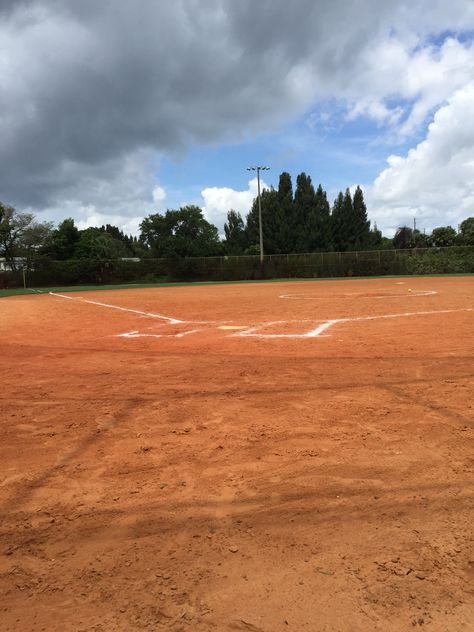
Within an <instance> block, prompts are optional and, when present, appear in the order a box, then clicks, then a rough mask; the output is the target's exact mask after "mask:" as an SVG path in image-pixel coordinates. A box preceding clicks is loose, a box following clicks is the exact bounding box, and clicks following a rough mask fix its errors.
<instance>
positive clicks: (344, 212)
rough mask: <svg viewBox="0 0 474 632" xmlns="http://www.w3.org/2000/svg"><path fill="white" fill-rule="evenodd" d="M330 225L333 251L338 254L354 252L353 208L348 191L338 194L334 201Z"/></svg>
mask: <svg viewBox="0 0 474 632" xmlns="http://www.w3.org/2000/svg"><path fill="white" fill-rule="evenodd" d="M331 224H332V231H333V233H332V234H333V240H334V247H335V249H336V250H337V251H339V252H344V251H346V250H354V248H355V222H354V207H353V203H352V196H351V192H350V190H349V189H346V192H345V194H342V193H341V192H340V193H339V195H338V196H337V198H336V200H335V201H334V205H333V209H332V216H331Z"/></svg>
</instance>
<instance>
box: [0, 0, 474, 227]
mask: <svg viewBox="0 0 474 632" xmlns="http://www.w3.org/2000/svg"><path fill="white" fill-rule="evenodd" d="M0 63H1V72H0V94H1V95H2V98H1V99H0V137H1V138H2V143H1V144H0V160H1V161H2V170H1V171H0V200H2V201H3V202H7V203H9V204H13V205H14V206H16V207H17V208H18V209H20V210H28V211H31V212H33V213H35V215H37V217H38V219H40V220H48V221H52V222H54V223H55V224H57V223H58V222H60V221H62V220H63V219H65V218H66V217H73V218H74V220H75V221H76V223H77V225H78V226H79V227H80V228H85V227H87V226H92V225H101V224H104V223H111V224H115V225H117V226H119V227H121V228H122V229H123V230H125V231H126V232H132V233H134V234H137V233H138V231H139V225H140V222H141V221H142V219H143V217H144V216H145V215H148V214H150V213H151V212H162V211H164V210H165V209H166V208H176V207H178V206H180V205H182V204H188V203H194V204H198V205H200V206H201V207H202V208H203V212H204V213H205V216H206V217H207V218H208V219H209V220H210V221H212V222H213V223H215V224H216V225H217V226H218V227H219V229H220V230H222V226H223V224H224V221H225V219H226V215H227V212H228V211H229V210H230V208H234V209H235V210H238V211H239V212H241V213H242V215H245V214H246V213H247V212H248V210H249V209H250V206H251V204H252V199H253V197H254V196H255V192H256V187H255V182H254V181H252V180H251V175H250V174H249V173H248V172H247V171H246V167H247V166H249V165H254V164H265V165H267V166H269V167H270V169H271V170H270V171H269V172H267V173H265V174H264V181H265V182H266V183H267V184H268V185H274V186H276V185H277V184H278V177H279V175H280V173H281V172H283V171H288V172H289V173H290V174H291V175H292V177H293V183H294V184H295V181H296V176H297V175H298V174H299V173H300V172H302V171H304V172H306V173H307V174H309V175H310V176H311V177H312V179H313V182H314V183H315V185H317V184H319V183H321V184H322V185H323V187H324V188H325V189H326V190H327V192H328V195H329V197H330V199H333V198H334V196H335V195H336V194H337V192H338V191H339V190H344V189H345V188H346V187H348V186H355V185H357V184H360V185H362V186H363V188H364V191H365V196H366V201H367V206H368V211H369V216H370V218H371V219H372V221H376V222H377V224H378V226H379V227H380V228H382V230H383V231H384V233H385V234H387V235H390V234H393V232H394V231H395V230H396V228H397V227H399V226H401V225H403V224H405V223H409V224H410V225H411V223H412V221H413V217H416V218H417V223H418V225H419V226H420V227H424V228H426V229H427V230H431V229H432V228H434V227H435V226H441V225H449V224H450V225H453V226H457V225H458V224H459V222H460V221H462V220H463V219H464V218H466V217H468V216H472V215H473V214H474V117H472V111H474V2H472V1H471V0H450V2H449V3H447V2H445V0H419V1H418V2H416V3H413V2H412V1H409V0H385V1H384V2H380V1H379V0H360V1H359V2H357V3H347V1H346V0H295V2H293V3H288V2H286V1H284V0H272V1H271V2H264V1H262V2H258V3H255V2H251V1H250V0H239V2H238V3H237V2H234V1H233V0H212V2H211V1H210V0H207V1H205V0H183V1H182V2H179V3H157V2H155V1H154V0H141V2H140V3H130V2H129V1H128V0H104V1H103V2H100V3H99V2H97V3H94V2H91V3H77V2H75V1H74V0H63V1H62V2H61V3H57V2H56V1H55V0H34V1H33V0H22V1H21V2H20V0H18V1H15V0H11V1H10V2H8V3H2V4H0ZM249 182H250V183H249Z"/></svg>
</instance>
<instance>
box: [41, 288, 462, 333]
mask: <svg viewBox="0 0 474 632" xmlns="http://www.w3.org/2000/svg"><path fill="white" fill-rule="evenodd" d="M49 294H50V295H51V296H56V297H59V298H65V299H69V300H72V301H77V302H81V303H89V304H91V305H97V306H100V307H105V308H108V309H117V310H120V311H123V312H130V313H133V314H139V315H141V316H146V317H149V318H157V319H159V320H162V321H165V323H167V324H170V325H186V324H207V325H217V324H222V322H229V321H186V320H179V319H177V318H171V317H169V316H164V315H163V314H157V313H154V312H144V311H141V310H137V309H131V308H128V307H119V306H118V305H111V304H109V303H102V302H99V301H93V300H90V299H85V298H83V297H79V298H78V297H75V296H67V295H66V294H59V293H57V292H49ZM472 311H474V309H472V308H463V309H447V310H430V311H419V312H403V313H398V314H382V315H378V316H353V317H350V318H333V319H327V320H324V321H321V322H320V323H319V325H318V326H317V327H315V328H314V329H311V330H309V331H306V332H304V333H301V334H294V333H290V334H285V333H275V334H271V333H262V332H261V330H262V329H264V328H268V327H272V326H275V325H291V324H295V323H303V322H309V321H308V320H293V321H269V322H265V323H261V324H257V325H252V326H250V327H246V328H245V329H242V330H240V331H238V332H235V333H232V334H227V335H230V336H232V337H243V338H245V337H252V338H318V337H322V336H323V335H324V332H326V331H327V330H328V329H330V328H331V327H333V326H334V325H337V324H339V323H347V322H358V321H367V320H380V319H384V318H385V319H386V318H406V317H410V316H426V315H432V314H453V313H459V312H472ZM313 322H314V321H313ZM204 329H205V328H204ZM204 329H202V328H201V329H191V330H187V331H184V332H183V331H182V332H178V333H172V334H149V333H141V332H139V331H138V330H133V331H129V332H125V333H122V334H117V337H120V338H167V337H172V338H183V337H184V336H187V335H190V334H194V333H198V332H200V331H204Z"/></svg>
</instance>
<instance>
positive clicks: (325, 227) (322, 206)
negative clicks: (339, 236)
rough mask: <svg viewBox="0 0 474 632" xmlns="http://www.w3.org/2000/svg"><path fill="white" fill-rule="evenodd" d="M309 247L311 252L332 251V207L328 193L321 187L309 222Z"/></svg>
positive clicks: (316, 195)
mask: <svg viewBox="0 0 474 632" xmlns="http://www.w3.org/2000/svg"><path fill="white" fill-rule="evenodd" d="M308 247H309V251H310V252H316V251H326V252H327V251H328V250H332V231H331V225H330V207H329V202H328V199H327V195H326V191H324V189H323V187H322V186H321V185H319V186H318V188H317V190H316V193H315V204H314V206H313V207H312V209H311V211H310V215H309V221H308Z"/></svg>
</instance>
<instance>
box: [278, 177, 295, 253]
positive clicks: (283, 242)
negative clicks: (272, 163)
mask: <svg viewBox="0 0 474 632" xmlns="http://www.w3.org/2000/svg"><path fill="white" fill-rule="evenodd" d="M278 208H279V218H280V224H279V227H278V245H279V251H280V252H281V253H291V252H293V238H292V227H293V226H294V223H295V204H294V201H293V184H292V182H291V176H290V174H289V173H287V172H286V171H284V172H283V173H282V174H281V175H280V180H279V183H278Z"/></svg>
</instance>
